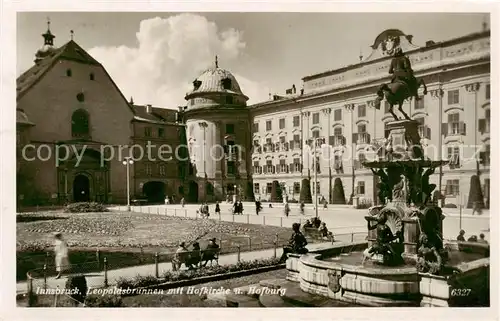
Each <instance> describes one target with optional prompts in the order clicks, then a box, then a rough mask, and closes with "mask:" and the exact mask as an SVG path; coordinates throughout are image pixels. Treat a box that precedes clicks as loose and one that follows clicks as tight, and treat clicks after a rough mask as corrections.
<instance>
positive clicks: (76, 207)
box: [64, 202, 109, 213]
mask: <svg viewBox="0 0 500 321" xmlns="http://www.w3.org/2000/svg"><path fill="white" fill-rule="evenodd" d="M64 211H65V212H66V213H99V212H108V211H109V210H108V209H107V208H106V207H105V206H104V205H103V204H100V203H96V202H80V203H71V204H69V205H67V206H66V208H65V209H64Z"/></svg>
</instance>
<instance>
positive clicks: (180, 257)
mask: <svg viewBox="0 0 500 321" xmlns="http://www.w3.org/2000/svg"><path fill="white" fill-rule="evenodd" d="M188 257H189V250H188V249H187V248H186V243H185V242H180V243H179V246H178V247H177V250H176V251H175V254H174V257H173V259H172V269H173V270H174V271H177V270H178V269H180V268H181V265H182V263H185V262H186V260H187V258H188Z"/></svg>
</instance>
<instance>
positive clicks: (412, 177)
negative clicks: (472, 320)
mask: <svg viewBox="0 0 500 321" xmlns="http://www.w3.org/2000/svg"><path fill="white" fill-rule="evenodd" d="M388 129H389V130H390V133H389V137H388V139H387V142H386V144H384V146H381V147H380V148H379V149H378V151H377V156H376V159H375V160H374V161H370V162H365V163H364V166H366V167H368V168H370V169H371V170H372V172H373V173H374V174H375V175H376V177H378V178H379V184H378V187H379V194H378V198H379V201H380V204H381V205H378V206H373V207H371V208H370V209H369V210H368V215H367V216H366V217H365V219H366V221H367V230H368V236H367V238H366V242H358V243H352V244H345V243H343V244H342V243H339V244H338V245H337V244H335V245H333V246H331V247H329V248H324V249H322V250H318V251H312V252H310V253H308V254H307V255H294V254H291V255H290V256H289V259H288V260H287V269H288V277H287V279H288V280H290V281H295V282H299V283H300V288H301V289H302V290H303V291H305V292H308V293H312V294H319V295H324V296H327V297H330V298H333V299H337V300H342V301H348V302H351V303H356V304H361V305H365V306H456V305H460V304H464V303H463V302H462V301H460V299H458V298H459V297H460V295H458V294H457V293H459V292H460V291H469V292H470V293H469V294H468V299H469V303H467V304H469V305H470V304H471V302H473V301H474V300H476V301H474V302H482V303H477V304H479V305H481V304H485V303H484V301H487V299H485V298H486V297H489V296H488V294H487V293H488V292H489V277H488V275H489V247H488V245H484V244H479V243H457V242H451V243H447V244H445V242H444V241H443V233H442V231H443V219H444V215H443V213H442V211H441V208H440V207H439V206H438V205H437V202H435V201H433V200H432V199H431V195H432V194H433V191H434V189H435V188H436V185H435V184H430V183H429V177H430V175H432V174H433V173H434V170H435V169H436V168H437V167H439V166H441V165H443V164H446V161H431V160H429V159H427V158H426V157H425V155H424V152H423V148H422V146H421V144H420V136H419V134H418V123H417V122H416V121H414V120H397V121H394V122H391V123H389V124H388ZM346 248H349V249H351V251H349V253H347V255H346V253H345V252H346V251H345V250H346Z"/></svg>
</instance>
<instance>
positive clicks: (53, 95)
mask: <svg viewBox="0 0 500 321" xmlns="http://www.w3.org/2000/svg"><path fill="white" fill-rule="evenodd" d="M43 37H44V45H43V47H42V48H41V49H40V50H39V51H38V52H37V53H36V59H35V65H34V66H33V67H32V68H30V69H29V70H27V71H26V72H24V73H23V74H22V75H21V76H20V77H19V78H18V79H17V132H18V141H17V147H18V162H17V176H18V178H17V188H18V191H17V193H18V199H19V202H20V203H21V204H41V203H62V202H66V201H87V200H91V201H99V202H107V203H123V202H125V201H126V198H127V195H126V184H127V183H126V182H127V180H126V178H127V176H126V166H124V165H123V164H122V160H121V159H119V158H118V157H114V158H113V159H112V160H110V161H105V162H103V163H102V164H101V163H100V161H99V160H100V159H103V156H105V157H104V158H107V156H109V155H107V154H106V155H102V147H103V146H114V149H113V150H114V151H115V152H116V150H117V149H118V147H119V146H124V145H126V146H130V145H134V144H137V145H140V146H143V147H144V148H146V146H147V145H148V144H153V145H156V146H159V145H162V144H168V145H170V146H172V147H173V148H175V147H176V146H181V145H184V144H185V145H184V146H187V147H186V148H185V149H182V150H184V152H183V153H185V155H186V158H185V159H184V160H183V159H175V158H174V159H172V160H170V161H163V160H159V159H153V160H150V159H144V158H143V159H141V160H138V161H135V162H134V164H132V165H131V168H130V169H131V173H130V178H131V197H133V198H147V199H148V200H149V201H154V202H157V201H161V200H162V199H163V198H164V197H165V196H174V197H175V198H176V200H177V201H178V200H179V199H180V198H181V197H185V198H186V200H187V201H189V202H199V201H214V200H223V199H225V198H226V197H227V196H228V195H234V194H236V195H239V197H240V198H241V199H244V200H253V199H261V200H272V199H271V194H272V193H273V190H274V191H275V190H276V188H277V187H278V188H279V189H280V190H281V192H282V193H283V194H284V195H285V197H286V198H287V199H288V200H290V201H291V200H296V201H298V200H299V198H300V192H301V188H302V184H303V182H304V180H309V182H310V186H311V192H312V195H313V198H314V197H318V198H322V197H324V198H325V199H326V200H330V202H331V201H332V198H333V187H334V182H335V181H336V180H337V182H338V180H339V179H340V181H341V183H342V184H341V185H342V188H343V190H344V195H345V199H346V200H345V201H346V202H348V201H349V200H350V199H351V198H354V197H356V198H357V199H359V200H361V201H363V202H367V203H375V202H376V201H377V197H376V195H377V180H376V179H374V175H373V173H372V172H371V171H370V170H369V169H367V168H364V167H363V162H364V161H365V160H370V157H373V154H374V152H375V150H376V147H377V146H379V145H380V144H382V141H383V139H384V138H385V137H386V136H387V130H386V124H387V123H388V122H390V121H391V120H393V118H392V116H391V114H390V113H389V110H388V105H387V103H386V102H385V101H383V102H382V107H381V109H376V108H374V100H375V98H376V92H377V89H378V87H379V86H380V85H381V84H383V83H387V82H389V81H390V79H391V78H390V75H389V73H388V70H389V66H390V62H391V47H394V46H399V47H401V48H402V50H403V51H404V52H405V54H406V55H407V56H408V57H409V59H410V61H411V63H412V68H413V70H414V73H415V76H416V77H417V78H419V79H422V80H423V81H424V82H425V84H426V87H427V90H428V93H427V95H424V94H423V87H421V88H420V89H419V93H420V97H421V99H420V100H418V101H415V100H411V101H408V102H406V103H405V105H404V107H403V108H404V110H405V111H406V112H407V113H408V114H409V116H411V117H412V118H413V119H415V120H417V121H418V122H419V123H420V136H421V138H422V143H423V145H424V146H425V147H426V155H427V156H428V157H430V158H431V159H434V160H437V159H449V160H450V162H449V164H448V165H446V166H443V167H442V168H440V169H439V171H438V170H436V173H435V174H433V175H432V176H431V182H432V183H435V184H436V185H437V186H438V189H439V190H440V191H441V193H442V195H443V196H444V197H445V198H446V199H445V203H454V204H456V203H458V202H466V197H467V195H468V194H469V189H470V181H471V176H473V175H479V178H480V181H481V189H482V192H483V195H484V197H485V203H486V204H488V203H489V185H490V177H489V175H490V171H489V166H490V156H489V155H490V32H489V31H488V30H484V31H483V32H480V33H475V34H470V35H466V36H463V37H460V38H456V39H451V40H448V41H444V42H439V43H436V42H433V41H428V42H426V43H425V44H424V45H422V46H418V45H416V44H414V43H413V41H412V40H413V39H412V37H411V36H410V35H406V34H404V33H403V32H402V31H400V30H396V29H390V30H385V31H383V32H382V33H380V34H379V35H378V36H376V37H375V40H374V42H373V45H372V50H373V51H372V53H371V54H370V55H369V56H368V57H366V58H364V59H363V58H362V57H360V61H359V63H357V64H354V65H350V66H347V67H343V68H339V69H335V70H331V71H325V72H322V73H319V74H315V75H310V76H307V77H304V78H303V79H302V80H303V84H302V86H300V89H297V88H296V86H295V85H293V86H292V88H291V89H289V90H287V91H286V94H285V95H274V96H272V97H271V98H270V99H269V100H268V101H264V102H260V103H257V104H254V105H247V101H248V97H247V96H246V95H245V94H244V92H243V91H242V90H241V88H240V86H239V84H238V81H237V79H236V78H235V77H234V76H233V75H232V74H231V72H229V71H228V70H225V69H223V68H220V67H219V65H218V62H217V60H216V62H215V65H214V66H213V67H211V68H208V69H207V70H205V71H204V72H203V73H201V74H200V75H199V76H198V77H197V78H195V80H194V81H193V83H192V90H191V91H190V92H188V93H187V94H186V96H185V99H186V101H187V105H186V106H183V107H179V109H178V110H171V109H164V108H158V107H153V106H149V105H147V106H138V105H135V104H134V103H133V101H131V100H130V101H127V99H126V98H125V97H124V95H123V94H122V93H121V92H120V90H119V89H118V87H117V86H116V84H115V83H114V82H113V80H112V79H111V77H110V76H109V75H108V73H107V72H106V70H105V69H104V67H103V66H102V65H101V64H100V63H99V62H98V61H96V60H95V59H94V58H92V57H91V56H90V55H89V54H88V53H87V52H86V51H85V50H84V49H82V48H81V47H80V46H79V45H78V44H77V43H76V42H75V41H73V40H70V41H69V42H68V43H66V44H65V45H63V46H62V47H59V48H56V47H55V46H54V38H55V36H54V35H52V33H51V32H50V29H49V30H47V32H46V33H45V34H43ZM297 87H299V86H297ZM384 103H385V105H384ZM395 112H396V113H399V112H398V111H397V109H395ZM27 144H32V145H33V146H35V147H36V148H37V147H39V146H42V145H44V146H45V145H46V146H50V149H51V151H52V152H55V150H56V147H57V146H59V145H61V144H63V145H64V144H69V145H71V146H75V151H72V153H78V152H79V151H81V150H82V149H83V146H87V147H86V150H85V154H84V157H83V159H82V161H81V162H80V164H78V166H76V158H75V156H76V155H73V154H72V155H69V157H68V158H67V160H66V161H64V162H61V163H60V164H55V163H54V159H51V160H50V161H43V160H40V159H39V158H40V157H38V158H37V159H36V160H34V161H26V159H25V158H24V157H19V155H21V152H22V149H23V147H24V146H26V145H27ZM36 148H30V149H29V153H31V154H29V155H28V156H29V157H32V156H33V153H35V150H36ZM45 148H46V149H47V147H45ZM27 150H28V149H27ZM105 152H106V153H109V152H110V151H109V150H106V151H105ZM45 153H47V151H45ZM42 154H43V153H42ZM134 156H135V154H134ZM315 181H317V183H315Z"/></svg>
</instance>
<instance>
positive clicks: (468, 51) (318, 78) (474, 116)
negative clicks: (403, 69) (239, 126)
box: [249, 29, 490, 205]
mask: <svg viewBox="0 0 500 321" xmlns="http://www.w3.org/2000/svg"><path fill="white" fill-rule="evenodd" d="M387 41H391V42H393V43H394V44H395V45H396V46H400V47H401V49H402V50H403V52H405V54H406V55H407V56H408V57H409V59H410V61H411V64H412V68H413V70H414V73H415V76H416V77H417V78H420V79H423V81H424V82H425V83H426V85H427V89H428V94H427V95H423V88H420V89H419V93H420V98H421V99H420V100H418V101H415V100H412V101H408V102H407V103H405V105H404V107H403V108H404V110H405V111H406V112H407V113H408V112H409V113H408V114H409V116H410V117H411V118H412V119H415V120H417V121H418V122H420V124H421V125H420V136H421V138H422V139H423V141H422V143H423V145H424V146H425V147H426V153H427V156H428V157H429V158H431V159H433V160H437V159H448V160H450V162H449V165H446V166H443V167H442V168H441V169H440V170H439V171H438V170H436V173H435V174H434V175H432V176H431V182H432V183H435V184H436V186H438V188H439V190H440V191H441V193H442V195H443V196H444V197H446V200H445V202H446V203H454V204H457V202H462V204H464V202H465V204H466V202H467V199H466V197H467V195H468V194H469V190H470V181H471V176H472V175H476V174H479V177H480V180H481V184H482V192H483V195H484V197H485V203H486V204H487V205H488V203H489V186H490V176H489V175H490V171H489V166H490V32H489V31H488V30H484V31H483V32H481V33H475V34H470V35H467V36H464V37H460V38H457V39H451V40H448V41H444V42H440V43H435V42H433V41H428V42H427V43H426V44H425V45H423V46H417V45H416V44H413V43H412V36H410V35H405V34H404V33H403V32H402V31H400V30H396V29H391V30H386V31H384V32H382V33H381V34H379V35H378V36H377V37H376V39H375V41H374V44H373V45H372V50H373V51H372V53H371V54H370V55H369V56H368V57H366V58H365V59H362V58H361V57H360V58H361V59H360V62H359V63H357V64H355V65H350V66H347V67H344V68H340V69H336V70H331V71H325V72H323V73H320V74H315V75H310V76H307V77H304V78H303V79H302V80H303V87H302V89H301V90H300V91H297V90H296V88H295V85H294V86H293V87H292V88H291V89H290V90H287V94H286V95H283V96H278V95H275V96H274V97H273V99H272V100H270V101H265V102H262V103H258V104H255V105H252V106H249V109H250V113H251V117H252V123H253V127H252V128H253V130H252V133H253V141H254V144H253V145H254V149H253V152H252V155H251V162H252V169H253V175H252V178H253V186H254V193H255V196H256V197H260V198H261V199H262V200H267V199H269V198H270V196H271V195H270V194H271V191H272V188H273V187H272V186H273V181H276V180H277V181H278V182H279V183H280V185H281V186H282V187H284V190H283V192H284V193H286V194H287V195H288V198H289V199H295V200H298V199H299V194H300V189H301V182H302V179H304V178H309V179H310V182H311V183H310V185H311V190H312V195H313V198H314V195H316V196H318V197H324V198H325V199H326V200H330V201H331V200H332V190H333V184H334V181H335V179H336V178H340V180H341V182H342V186H343V189H344V194H345V196H346V199H347V200H346V201H348V198H349V197H350V196H357V197H358V198H359V199H362V200H363V199H364V200H365V201H366V202H367V203H375V202H377V197H376V195H377V190H376V189H377V180H376V179H374V175H373V173H372V172H371V170H370V169H368V168H364V167H363V165H362V163H363V162H364V161H365V160H369V157H372V156H373V152H374V149H375V148H372V147H371V146H375V147H376V146H378V145H380V142H381V140H383V139H384V138H385V137H387V131H386V129H385V128H386V124H387V122H389V121H391V120H393V118H392V116H391V114H390V113H389V110H388V107H389V106H388V104H387V102H385V101H383V102H382V107H381V109H380V110H377V109H376V108H374V104H373V102H374V99H375V98H376V92H377V89H378V87H379V86H380V85H381V84H382V83H387V82H390V75H389V73H388V70H389V66H390V63H391V56H390V52H388V51H389V50H388V47H387ZM391 45H392V43H391ZM384 103H385V106H384ZM395 112H396V113H398V111H397V108H396V106H395ZM400 117H402V115H401V114H400ZM311 142H312V144H311ZM325 145H326V146H325ZM314 156H316V162H314V159H313V157H314ZM314 164H316V166H314ZM314 167H315V168H314ZM314 171H316V173H314ZM315 174H316V177H317V184H314V182H315Z"/></svg>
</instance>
